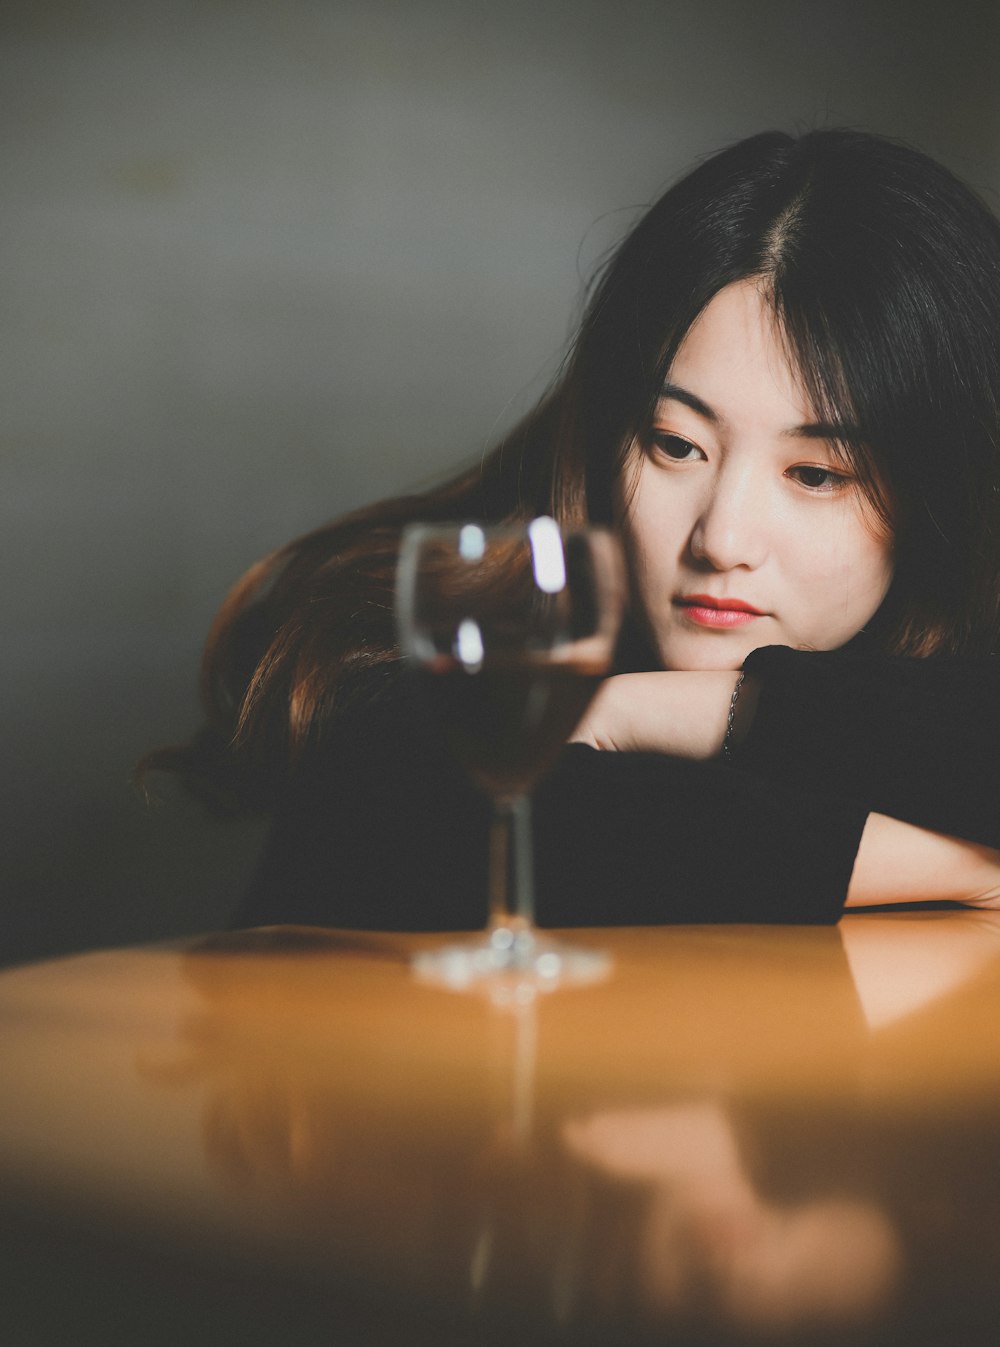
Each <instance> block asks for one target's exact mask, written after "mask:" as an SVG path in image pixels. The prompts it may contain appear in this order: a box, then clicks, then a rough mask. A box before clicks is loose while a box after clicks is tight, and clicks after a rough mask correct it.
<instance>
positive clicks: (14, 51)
mask: <svg viewBox="0 0 1000 1347" xmlns="http://www.w3.org/2000/svg"><path fill="white" fill-rule="evenodd" d="M998 12H1000V11H998V7H997V6H996V5H995V3H994V0H982V2H981V3H962V2H961V0H959V2H958V3H952V4H950V5H940V4H930V3H918V2H917V0H912V2H906V0H899V2H898V3H880V2H879V0H866V2H865V3H861V2H860V0H847V2H846V3H845V2H843V0H842V2H841V3H837V4H833V3H830V4H819V3H810V2H809V0H806V2H805V3H798V4H795V3H790V2H786V0H777V2H776V3H767V0H763V3H757V4H752V5H751V4H746V3H745V2H744V0H658V2H657V3H652V2H651V0H615V2H614V3H610V2H605V0H504V2H503V3H501V4H486V3H480V2H479V0H280V3H274V0H117V3H115V0H105V2H104V3H100V2H99V0H31V2H29V0H3V3H2V6H0V107H2V117H0V137H2V141H3V149H2V154H0V182H2V203H0V204H2V220H3V226H2V230H0V249H2V268H0V278H2V279H0V293H2V296H3V300H2V304H0V343H2V352H3V359H2V362H0V379H2V385H3V413H2V420H0V475H2V490H0V508H2V510H3V530H2V547H3V555H4V557H5V564H4V571H5V583H4V585H3V588H2V600H0V602H2V632H3V639H2V644H0V649H2V652H3V654H2V660H3V676H2V684H0V696H2V702H0V706H2V724H3V743H2V752H3V763H4V770H3V779H4V781H5V788H4V790H3V808H2V815H0V818H2V822H0V829H2V831H0V836H2V873H0V961H7V962H9V961H13V960H17V959H23V958H29V957H36V956H39V955H43V954H50V953H58V952H62V951H67V950H72V949H76V948H82V947H86V946H92V945H108V944H115V943H121V942H129V941H136V940H147V939H154V938H160V937H165V936H170V935H174V934H180V933H186V932H191V931H197V930H203V929H207V928H210V927H214V926H218V925H220V924H223V923H224V922H225V920H226V917H227V914H228V912H229V910H230V908H231V907H232V905H233V903H234V901H235V898H236V896H237V894H238V893H239V892H240V890H241V888H242V886H243V885H244V883H245V882H246V877H247V875H248V872H249V870H250V868H251V867H252V865H253V861H254V856H255V852H256V848H257V846H258V845H259V840H260V835H261V834H260V828H259V825H256V824H252V823H250V824H246V823H239V824H226V825H220V824H216V823H212V822H211V821H209V820H207V819H205V818H203V817H202V815H201V813H200V811H199V809H198V807H197V806H195V805H194V804H192V803H191V802H189V801H187V800H186V799H184V798H183V796H182V795H181V794H180V793H179V792H178V791H177V790H176V789H175V788H173V787H172V786H171V785H170V784H169V783H162V782H159V781H158V782H157V783H156V785H157V790H158V793H159V794H160V796H161V799H160V802H159V803H158V804H156V805H154V806H149V805H147V804H145V803H143V802H142V801H141V800H140V799H139V797H138V796H137V795H136V794H135V792H134V791H133V790H132V788H131V787H130V784H129V776H130V772H131V771H132V768H133V765H134V763H135V761H136V759H137V758H138V757H139V756H140V755H141V754H142V753H143V752H144V751H145V750H146V749H148V748H149V747H151V746H154V745H160V744H163V743H167V742H176V741H177V740H178V739H180V738H183V737H185V736H186V735H187V734H188V733H189V732H190V731H191V730H193V729H194V728H195V726H196V724H197V720H198V708H197V697H196V674H197V662H198V657H199V650H200V646H201V643H202V640H203V638H204V635H205V632H206V630H207V627H208V624H209V622H210V620H211V617H212V614H213V612H214V610H215V608H216V606H217V605H218V603H219V602H220V600H221V599H222V597H223V595H224V594H225V592H226V590H227V588H228V587H229V585H230V584H231V583H232V582H233V580H235V579H236V577H237V576H238V575H239V574H240V573H241V571H242V570H243V569H244V568H245V567H246V566H248V565H249V564H250V563H251V562H252V561H254V560H255V559H256V558H257V557H258V556H259V555H260V554H262V553H263V552H265V551H267V550H269V549H270V548H272V547H274V546H276V545H278V544H280V543H282V542H284V541H286V540H287V539H288V538H290V537H291V536H293V535H294V534H296V533H299V532H302V531H304V530H306V529H308V528H310V527H312V526H314V525H316V524H318V523H321V522H322V521H323V520H324V519H327V518H329V517H331V516H334V515H336V514H339V513H341V512H342V511H344V510H347V509H349V508H351V507H353V506H355V505H358V504H360V503H361V502H363V501H365V500H368V499H371V498H373V497H377V496H380V495H384V494H386V493H389V492H395V491H397V490H400V489H403V488H407V487H412V486H419V485H421V484H423V483H426V482H427V481H428V480H429V479H430V478H432V477H433V476H434V475H435V474H437V473H439V472H440V471H441V469H442V468H444V467H446V466H448V465H451V464H458V463H460V462H462V461H467V460H469V459H471V458H475V457H477V456H478V455H479V454H480V453H481V452H482V451H483V450H484V449H485V448H486V447H487V446H488V445H489V444H490V443H491V442H492V441H493V439H494V438H495V437H496V436H497V435H498V433H499V432H500V430H501V429H502V428H503V427H505V426H506V425H508V424H509V423H510V422H511V421H512V420H513V419H514V418H515V417H516V416H517V415H518V414H519V413H520V412H522V411H524V410H525V409H526V408H527V407H528V406H529V405H530V404H531V402H533V401H534V400H535V399H536V398H537V397H538V396H539V395H540V393H541V392H542V391H543V389H544V387H545V385H546V382H547V380H548V379H549V377H550V376H551V375H552V373H553V372H554V370H555V368H556V366H557V364H558V362H559V359H560V357H561V355H562V353H563V350H564V346H565V342H566V339H567V337H568V335H569V334H570V332H571V330H572V326H573V320H574V318H575V317H576V315H577V314H578V311H579V301H580V296H581V292H582V287H583V284H584V282H585V280H586V278H587V277H588V276H589V275H590V273H591V272H592V270H593V268H594V266H595V265H596V263H597V261H598V260H599V258H600V257H601V255H602V253H603V252H604V251H605V250H606V249H607V248H608V247H609V246H610V245H611V244H612V243H613V242H614V241H615V240H616V239H617V238H619V237H620V236H621V234H622V233H623V231H624V230H625V229H626V228H627V227H628V225H629V224H630V223H631V222H632V221H633V220H634V219H635V218H636V215H637V213H638V211H639V210H640V209H641V208H642V206H643V205H645V204H647V203H648V202H650V201H651V200H652V199H653V198H654V197H655V196H656V195H657V194H658V193H659V192H660V190H661V189H662V188H663V187H664V186H665V185H666V184H667V183H668V182H669V181H670V180H671V179H672V178H673V177H674V176H676V175H677V174H678V173H680V172H681V171H682V170H683V169H685V168H686V167H687V166H688V165H690V163H691V162H692V160H694V159H695V158H696V157H698V156H700V155H704V154H706V153H708V152H710V151H712V150H714V149H716V148H718V147H720V146H721V145H723V144H724V143H726V142H728V141H731V140H733V139H736V138H739V137H741V136H744V135H747V134H750V133H751V132H754V131H758V130H763V129H766V128H772V127H778V128H782V129H786V130H792V131H795V130H806V129H809V128H810V127H812V126H817V125H841V124H850V125H855V126H860V127H864V128H866V129H871V130H877V131H881V132H883V133H886V134H889V135H894V136H899V137H902V138H904V139H906V140H909V141H911V142H912V143H914V144H916V145H917V146H919V147H920V148H922V149H924V150H926V151H928V152H929V153H931V154H933V155H935V156H937V157H939V158H941V159H943V160H944V161H945V162H946V163H948V164H950V165H951V166H952V167H953V168H954V169H956V170H957V171H958V172H959V173H960V174H961V175H962V176H963V177H965V178H966V179H967V180H969V181H970V182H972V183H973V184H974V185H975V186H977V187H978V188H979V189H980V191H981V192H982V193H983V194H984V195H985V196H986V197H987V198H988V199H989V200H990V202H991V203H992V204H993V205H994V207H996V206H997V205H998V202H1000V190H998V189H1000V143H998V132H1000V108H998V99H997V92H996V89H997V86H996V79H995V75H996V71H997V64H998V63H997V58H998V55H1000V49H998V38H1000V23H998V18H997V14H998Z"/></svg>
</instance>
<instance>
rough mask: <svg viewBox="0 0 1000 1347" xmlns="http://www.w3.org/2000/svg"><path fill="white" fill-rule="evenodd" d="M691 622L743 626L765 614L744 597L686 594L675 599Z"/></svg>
mask: <svg viewBox="0 0 1000 1347" xmlns="http://www.w3.org/2000/svg"><path fill="white" fill-rule="evenodd" d="M674 606H675V607H677V608H680V609H681V610H682V611H683V613H684V616H685V617H686V618H687V619H688V621H689V622H694V623H695V624H696V625H697V626H699V627H716V628H722V629H728V628H731V627H742V626H745V625H746V624H747V623H748V622H752V621H753V620H754V618H756V617H764V616H765V614H764V613H763V612H762V611H761V610H760V609H759V608H755V607H754V606H753V604H752V603H745V602H744V601H743V599H715V598H713V597H712V596H711V594H684V595H682V596H681V597H680V598H677V599H675V600H674Z"/></svg>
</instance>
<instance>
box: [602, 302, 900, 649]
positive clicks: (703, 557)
mask: <svg viewBox="0 0 1000 1347" xmlns="http://www.w3.org/2000/svg"><path fill="white" fill-rule="evenodd" d="M836 430H837V428H836V427H833V426H829V425H822V424H819V423H818V422H817V419H816V417H815V415H814V413H813V411H812V408H811V407H810V403H809V398H808V396H807V394H806V391H805V389H804V388H803V386H802V381H801V379H800V378H799V377H798V375H797V374H796V372H795V371H794V369H792V367H791V366H790V365H789V362H788V357H787V355H786V353H785V350H784V345H783V342H782V339H781V335H780V332H779V331H778V329H777V326H776V320H775V318H774V314H773V312H772V310H771V308H770V305H769V304H768V302H767V300H766V299H765V298H763V297H762V295H761V293H760V291H759V289H758V286H757V283H756V282H754V281H740V282H737V283H736V284H733V285H729V286H727V287H726V288H725V289H724V290H720V291H719V293H718V294H717V295H716V296H715V297H714V298H713V299H712V301H711V302H710V303H709V304H708V305H707V306H706V308H705V309H704V310H703V311H702V313H701V314H700V315H699V317H698V318H697V320H696V321H695V322H694V323H693V324H692V326H691V328H690V330H689V331H688V333H687V335H686V336H685V338H684V340H683V342H682V343H681V345H680V348H679V349H678V351H677V355H676V357H675V358H674V361H673V364H672V365H671V367H670V370H669V373H668V375H667V382H666V385H665V386H664V389H663V395H662V397H661V398H660V401H659V403H658V405H657V410H656V413H655V416H654V419H653V424H652V429H651V433H650V435H649V437H648V441H647V443H645V444H642V445H640V444H636V446H635V462H634V465H633V468H632V470H631V472H630V470H629V469H626V473H625V480H624V482H623V483H622V484H621V485H620V486H619V499H618V503H617V508H618V517H619V521H620V526H621V530H622V534H623V537H624V541H625V546H626V550H627V553H628V557H629V566H630V571H631V576H632V592H633V602H634V603H635V604H636V606H637V608H638V609H639V610H641V613H642V614H644V616H645V621H646V625H647V628H648V631H649V634H650V637H651V639H652V641H653V645H654V648H655V650H656V651H657V653H658V655H659V657H660V660H661V662H662V664H663V667H664V668H666V669H736V668H739V666H740V665H741V664H742V663H743V660H744V659H745V658H746V656H747V655H748V654H749V652H750V651H751V650H755V649H757V648H758V647H759V646H764V645H788V646H793V647H799V648H806V649H814V650H832V649H835V648H836V647H838V646H841V645H843V644H844V643H845V642H847V641H849V640H850V639H851V637H852V636H854V635H856V634H857V632H859V631H860V630H861V628H862V627H863V626H864V625H865V623H866V622H867V621H868V620H869V618H871V617H872V616H873V615H874V613H875V612H876V610H877V609H878V607H879V605H880V604H881V602H882V600H883V598H884V597H885V594H886V591H887V589H888V588H889V583H890V581H891V579H892V539H891V538H890V537H888V536H887V535H886V534H885V532H884V531H879V529H878V526H877V524H876V523H875V521H874V518H873V513H872V510H871V508H870V506H869V505H868V503H867V501H866V499H865V497H864V496H863V495H862V493H861V490H860V488H859V487H858V486H857V485H856V483H855V481H854V479H853V477H852V476H851V475H850V472H849V470H848V469H845V468H844V467H843V465H842V464H840V463H838V460H837V457H836V454H835V451H834V445H835V438H836ZM633 474H634V475H633ZM629 487H631V488H632V490H631V493H630V492H629V490H628V488H629Z"/></svg>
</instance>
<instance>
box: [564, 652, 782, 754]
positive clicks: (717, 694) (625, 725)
mask: <svg viewBox="0 0 1000 1347" xmlns="http://www.w3.org/2000/svg"><path fill="white" fill-rule="evenodd" d="M738 678H739V673H738V672H737V671H735V670H731V669H723V670H716V669H711V670H705V671H699V672H690V673H689V672H684V673H635V674H616V675H615V676H614V677H613V678H608V679H606V680H605V682H604V683H603V684H602V685H601V689H600V691H599V692H598V694H597V696H596V697H595V698H594V700H593V701H592V702H591V704H590V706H589V708H588V710H587V712H586V714H585V715H584V717H583V719H582V720H581V721H580V724H579V725H578V726H577V727H576V730H575V731H574V733H573V735H572V736H571V740H570V742H571V743H580V744H589V745H590V747H591V748H599V749H605V750H608V751H617V752H643V751H645V752H651V753H669V754H672V755H673V756H674V757H682V758H714V757H717V756H718V755H719V753H721V751H722V745H723V743H724V741H725V738H726V728H727V726H728V724H729V709H730V706H731V705H732V701H733V693H734V691H735V689H736V681H737V679H738ZM756 701H757V690H756V687H755V686H754V685H753V680H751V679H749V678H748V679H745V680H744V682H743V685H742V686H741V688H740V693H739V697H738V698H737V701H736V708H735V715H734V717H733V740H734V742H738V741H739V739H740V738H741V737H742V736H743V735H744V734H745V733H746V732H747V730H748V729H749V726H750V721H751V719H752V716H753V710H754V707H755V705H756Z"/></svg>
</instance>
